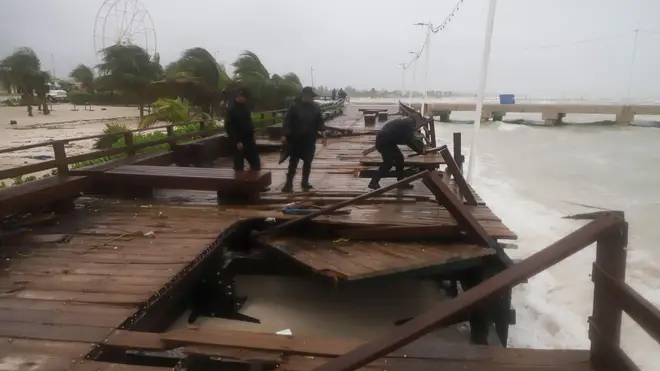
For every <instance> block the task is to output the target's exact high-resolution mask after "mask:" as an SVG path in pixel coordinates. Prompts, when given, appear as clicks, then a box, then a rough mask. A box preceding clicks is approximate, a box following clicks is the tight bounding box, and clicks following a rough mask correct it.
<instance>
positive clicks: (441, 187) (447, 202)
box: [422, 171, 500, 250]
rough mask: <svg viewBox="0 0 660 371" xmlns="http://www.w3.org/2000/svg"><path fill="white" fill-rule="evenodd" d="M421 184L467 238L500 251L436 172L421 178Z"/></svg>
mask: <svg viewBox="0 0 660 371" xmlns="http://www.w3.org/2000/svg"><path fill="white" fill-rule="evenodd" d="M422 182H424V184H425V185H426V187H428V189H429V190H430V191H431V193H433V195H434V196H435V197H436V199H437V200H438V201H439V202H440V204H441V205H442V206H444V207H445V208H446V209H447V211H449V213H450V214H451V215H452V216H453V217H454V219H456V222H457V223H458V225H459V226H460V227H462V228H463V229H464V230H465V232H466V233H467V234H468V235H469V236H471V237H473V238H474V239H475V240H476V241H477V242H480V243H482V244H484V245H486V246H488V247H491V248H494V249H497V250H500V248H499V246H497V242H496V241H495V239H493V238H492V237H490V236H489V235H488V233H487V232H486V230H485V229H484V228H483V227H482V226H481V224H479V222H478V221H477V219H476V218H475V217H474V216H473V215H472V214H471V213H470V212H469V211H468V210H467V209H466V207H465V205H463V203H462V202H461V201H460V200H459V199H458V198H457V197H456V196H454V194H453V193H452V191H451V190H450V189H449V187H448V186H447V185H446V184H445V183H444V182H443V181H442V178H441V176H440V175H439V174H438V172H435V171H434V172H429V173H427V174H426V176H424V178H422Z"/></svg>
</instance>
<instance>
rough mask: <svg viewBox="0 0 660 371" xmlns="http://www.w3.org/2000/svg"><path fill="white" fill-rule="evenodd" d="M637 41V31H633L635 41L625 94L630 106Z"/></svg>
mask: <svg viewBox="0 0 660 371" xmlns="http://www.w3.org/2000/svg"><path fill="white" fill-rule="evenodd" d="M638 39H639V29H636V30H635V39H634V41H633V53H632V60H631V61H630V75H628V91H627V92H626V102H627V103H628V104H630V91H631V90H632V80H633V75H634V73H635V59H637V40H638Z"/></svg>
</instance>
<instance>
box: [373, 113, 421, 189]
mask: <svg viewBox="0 0 660 371" xmlns="http://www.w3.org/2000/svg"><path fill="white" fill-rule="evenodd" d="M416 133H417V123H416V122H415V119H414V118H412V117H403V118H400V119H396V120H392V121H390V122H388V123H386V124H385V125H383V127H382V128H381V129H380V131H378V134H377V135H376V150H377V151H378V152H379V153H380V155H381V157H382V158H383V162H382V163H381V165H380V166H379V167H378V173H377V174H376V175H375V176H374V177H373V178H371V182H369V188H371V189H378V188H380V179H381V178H383V177H385V176H386V175H387V173H388V172H389V171H390V169H391V168H392V166H395V169H396V172H397V180H401V179H403V164H404V157H403V153H402V152H401V150H400V149H399V147H398V145H403V144H405V145H407V146H408V147H410V148H411V149H412V150H413V151H415V152H417V153H420V154H421V153H424V144H423V143H422V141H421V140H420V139H418V138H417V136H416V135H415V134H416ZM412 187H413V185H412V184H407V185H405V186H402V188H412Z"/></svg>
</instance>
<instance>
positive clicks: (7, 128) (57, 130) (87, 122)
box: [0, 104, 139, 169]
mask: <svg viewBox="0 0 660 371" xmlns="http://www.w3.org/2000/svg"><path fill="white" fill-rule="evenodd" d="M76 109H77V110H75V111H74V106H73V105H71V104H54V105H53V111H52V112H51V114H50V115H43V114H41V112H39V111H38V110H37V109H36V107H35V108H34V110H33V113H34V117H28V115H27V109H26V108H25V107H0V133H1V134H0V149H3V148H9V147H17V146H22V145H26V144H32V143H39V142H45V141H49V140H55V139H65V138H75V137H81V136H86V135H93V134H99V133H101V131H102V130H103V128H104V127H105V124H107V123H110V122H123V123H127V124H129V125H130V126H131V127H137V122H138V120H137V118H138V115H139V113H138V109H137V107H101V106H92V110H91V111H89V110H85V109H84V107H81V106H77V107H76ZM12 120H16V121H17V122H18V124H16V125H10V122H11V121H12ZM93 143H94V140H85V141H80V142H74V143H71V144H69V145H67V148H66V151H67V155H76V154H80V153H86V152H89V150H90V148H91V146H92V145H93ZM52 155H53V151H52V147H50V146H47V147H37V148H31V149H27V150H23V151H17V152H10V153H3V154H2V155H0V169H7V168H11V167H15V166H20V165H26V164H31V163H35V162H39V161H43V160H39V159H36V158H35V157H36V156H52Z"/></svg>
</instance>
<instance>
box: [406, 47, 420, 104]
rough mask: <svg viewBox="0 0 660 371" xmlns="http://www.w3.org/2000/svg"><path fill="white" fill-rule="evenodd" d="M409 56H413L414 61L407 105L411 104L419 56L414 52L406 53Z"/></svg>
mask: <svg viewBox="0 0 660 371" xmlns="http://www.w3.org/2000/svg"><path fill="white" fill-rule="evenodd" d="M408 53H410V54H415V60H414V61H413V75H412V85H411V86H410V96H409V97H408V105H411V104H412V97H413V90H414V87H415V77H416V75H417V60H418V59H419V54H418V53H415V52H408Z"/></svg>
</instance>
